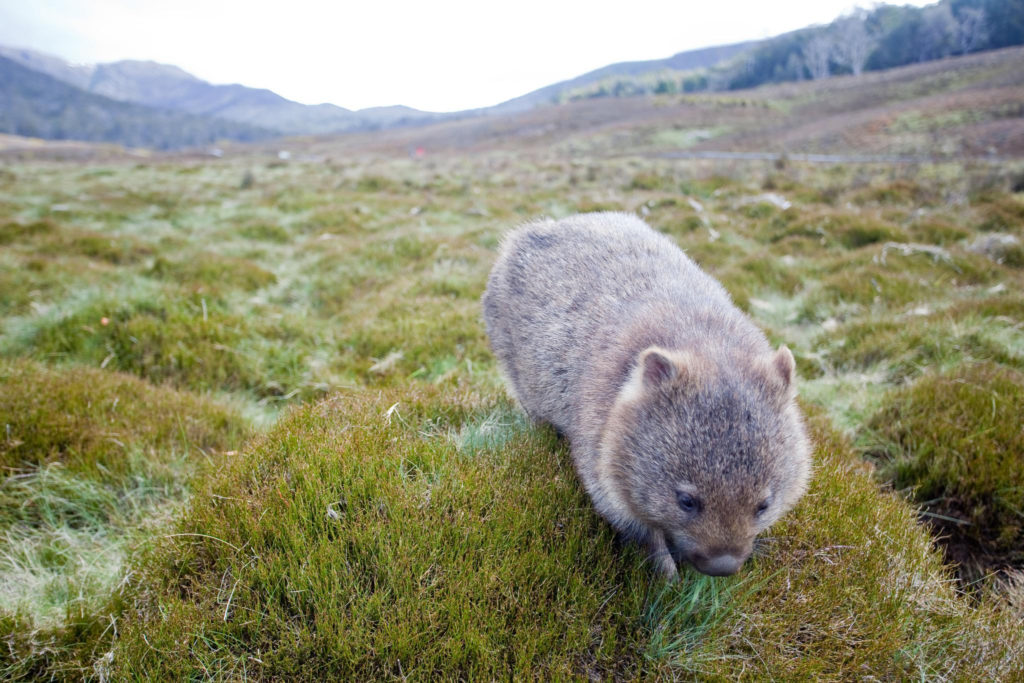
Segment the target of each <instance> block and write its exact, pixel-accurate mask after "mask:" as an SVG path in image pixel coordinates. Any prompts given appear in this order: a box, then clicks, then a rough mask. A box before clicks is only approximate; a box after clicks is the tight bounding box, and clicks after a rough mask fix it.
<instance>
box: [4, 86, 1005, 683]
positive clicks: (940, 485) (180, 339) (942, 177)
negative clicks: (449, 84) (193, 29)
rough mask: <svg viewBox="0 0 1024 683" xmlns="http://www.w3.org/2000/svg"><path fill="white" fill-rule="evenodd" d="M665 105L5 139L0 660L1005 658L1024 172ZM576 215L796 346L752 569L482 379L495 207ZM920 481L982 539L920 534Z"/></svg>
mask: <svg viewBox="0 0 1024 683" xmlns="http://www.w3.org/2000/svg"><path fill="white" fill-rule="evenodd" d="M619 105H622V106H625V105H623V103H621V102H619V103H617V105H616V106H619ZM580 106H586V104H585V103H584V105H580ZM701 106H702V107H704V108H705V109H707V111H708V112H711V113H712V114H713V113H714V108H715V106H717V105H715V104H714V103H713V102H703V103H702V104H701ZM558 111H561V110H559V109H557V108H555V109H552V112H553V114H552V115H554V113H557V112H558ZM659 111H661V110H659ZM664 111H665V112H671V111H672V110H671V109H668V108H666V109H665V110H664ZM772 111H774V110H772ZM659 115H662V114H659ZM664 115H668V114H664ZM773 115H775V114H773ZM466 125H469V124H466ZM653 125H654V124H652V126H653ZM659 125H660V124H659ZM696 127H697V128H707V126H706V125H703V124H702V125H701V126H696ZM684 128H687V127H686V126H684ZM669 129H670V128H669V127H665V128H664V130H669ZM657 130H660V129H659V128H657V127H651V126H648V127H647V128H644V129H643V130H641V129H636V130H632V129H629V130H626V129H623V130H618V129H612V130H603V131H602V132H601V133H600V139H599V140H598V139H597V138H596V137H595V138H594V140H595V141H596V142H595V144H594V145H592V146H588V140H589V138H587V137H585V136H586V135H588V133H585V132H583V133H579V134H576V133H572V134H567V136H566V138H565V139H564V140H560V141H558V145H556V146H554V147H552V148H551V149H540V148H532V147H529V146H524V147H522V148H517V149H515V150H511V151H510V150H501V149H488V148H487V147H486V145H485V144H483V143H481V144H480V146H479V148H473V149H471V150H467V151H465V152H464V153H461V154H458V155H454V154H452V155H449V154H446V153H435V152H434V150H433V148H432V147H429V145H428V149H429V150H430V151H429V153H428V155H427V156H426V157H424V158H422V159H415V160H413V159H409V158H407V155H406V154H405V152H404V150H405V149H406V147H404V146H402V147H401V150H400V151H399V152H398V153H395V154H392V153H391V151H381V150H383V149H384V147H379V148H378V147H373V148H366V149H363V148H359V147H358V144H363V143H365V144H369V145H372V144H381V145H384V142H379V141H382V140H386V139H387V138H384V137H370V138H366V139H365V140H363V142H360V141H359V140H357V139H355V138H343V139H338V140H309V141H301V142H294V143H292V142H289V143H288V144H295V145H308V146H309V148H308V149H306V148H303V149H302V150H300V149H298V148H297V149H295V150H293V154H292V159H293V160H292V161H282V160H279V159H277V157H276V151H275V154H274V155H268V156H263V155H262V153H261V152H259V151H258V150H244V151H233V152H232V153H231V154H228V155H227V157H226V158H224V159H219V160H214V159H209V160H196V159H191V160H186V159H166V158H158V159H153V160H147V161H145V162H143V163H136V162H135V161H134V160H133V161H132V162H130V163H128V162H121V161H116V160H115V161H112V162H109V163H107V162H104V163H90V164H81V163H77V162H62V163H55V162H44V161H36V162H24V163H17V164H11V165H10V171H9V175H4V176H3V178H4V180H3V182H2V184H0V428H2V429H3V432H0V464H2V465H3V466H4V467H5V471H4V481H3V484H2V486H0V633H2V634H3V638H4V642H5V647H4V648H0V651H2V652H0V671H2V672H3V673H2V675H3V676H5V677H7V678H13V679H19V678H20V679H25V680H27V679H49V678H52V679H82V678H85V679H101V680H111V679H142V678H146V679H149V678H157V679H163V678H167V679H172V680H176V679H182V678H184V679H189V678H213V679H227V678H231V679H240V678H257V679H274V678H289V677H294V676H303V677H320V678H325V679H332V678H370V677H372V678H388V677H395V678H399V677H410V678H471V677H472V678H505V677H508V676H510V675H511V676H516V677H521V678H538V677H543V678H583V677H589V678H602V679H603V678H650V677H662V678H707V679H722V678H726V679H734V678H748V679H764V678H772V679H783V680H793V679H807V678H825V679H846V678H862V677H868V676H874V677H876V678H884V679H905V678H926V679H939V680H941V679H963V678H967V679H973V678H978V679H994V678H995V679H999V678H1002V679H1013V678H1014V677H1015V676H1020V675H1022V672H1021V662H1022V661H1024V642H1022V640H1021V638H1020V635H1019V634H1020V618H1021V612H1020V608H1019V604H1020V597H1019V595H1020V589H1019V581H1017V580H1016V579H1015V578H1014V577H1016V576H1018V574H1017V573H1014V572H1019V571H1021V566H1022V565H1021V561H1020V559H1019V557H1018V556H1016V555H1014V554H1013V552H1014V549H1015V548H1017V547H1019V545H1020V537H1019V529H1020V524H1019V518H1018V517H1015V516H1014V513H1013V509H1015V506H1019V505H1020V501H1018V500H1016V499H1015V498H1013V496H1014V495H1015V494H1014V491H1015V490H1016V488H1015V487H1020V486H1021V483H1020V482H1019V481H1017V480H1016V479H1014V477H1016V476H1017V474H1014V473H1015V472H1016V470H1015V469H1014V468H1013V467H1012V466H1010V465H1012V463H1010V464H1009V465H1008V464H1007V462H1005V457H1004V456H1002V455H997V454H1000V453H1002V454H1013V453H1019V451H1020V444H1018V443H1017V442H1016V441H1014V440H1013V439H1014V438H1015V436H1014V434H1013V433H1012V431H1011V430H1010V426H1011V425H1012V424H1015V422H1014V420H1013V418H1012V416H1013V415H1015V414H1016V412H1019V405H1018V404H1019V390H1018V389H1019V381H1020V373H1021V372H1024V360H1022V359H1024V332H1022V326H1024V304H1022V300H1021V297H1020V295H1019V292H1020V291H1021V288H1022V287H1024V270H1022V269H1021V267H1020V262H1019V260H1018V259H1017V255H1016V252H1015V251H1013V247H1014V243H1013V242H1012V240H1009V239H1008V238H1006V237H1005V236H1016V237H1017V238H1018V239H1019V238H1020V237H1021V234H1020V225H1021V220H1020V218H1021V213H1020V206H1021V205H1022V198H1021V196H1020V193H1019V192H1018V193H1014V192H1013V191H1012V187H1013V182H1012V181H1013V179H1014V178H1019V177H1020V176H1021V167H1020V164H1016V165H1015V164H1013V163H1006V164H1004V165H1002V166H995V165H982V164H976V165H974V164H959V163H947V164H930V165H921V166H899V167H889V166H884V165H878V164H861V165H838V166H815V165H810V164H805V163H800V162H794V161H792V160H786V161H785V162H780V163H767V162H766V163H761V162H731V161H723V162H711V161H695V160H665V159H657V158H651V157H646V156H642V155H640V154H637V153H636V152H635V150H632V149H631V148H630V144H631V143H630V141H637V140H640V141H643V140H649V139H653V138H656V137H657V135H655V133H656V132H657ZM403 134H409V135H412V134H413V133H412V132H408V133H403ZM417 134H419V133H417ZM396 135H397V133H396ZM574 136H575V137H574ZM374 141H378V142H374ZM688 144H689V143H688ZM695 144H697V143H695ZM352 145H357V146H356V147H352ZM559 145H560V146H559ZM574 145H578V147H574V148H575V149H578V150H584V151H580V152H579V156H578V158H577V157H574V158H573V159H571V160H567V159H566V158H565V157H564V155H562V154H560V152H559V150H563V151H564V149H567V148H568V146H574ZM588 150H589V151H588ZM601 150H606V151H609V152H610V153H609V154H608V155H603V154H602V152H601ZM307 151H308V152H309V153H308V154H306V153H305V152H307ZM611 152H614V153H611ZM232 154H236V155H238V156H236V157H234V158H232ZM295 159H305V160H302V161H294V160H295ZM769 192H770V193H773V194H772V195H768V194H766V193H769ZM787 204H788V208H784V207H787ZM593 208H605V209H620V210H626V211H634V212H636V213H638V214H640V215H642V216H644V217H645V219H646V220H647V221H648V222H649V223H650V224H651V225H653V226H654V227H656V228H657V229H659V230H662V231H663V232H665V233H666V234H668V235H669V236H670V237H671V238H672V239H674V240H675V241H676V242H677V243H679V244H680V245H681V246H682V247H683V248H684V249H686V250H687V251H688V253H690V255H691V256H693V257H694V258H695V259H696V260H697V261H698V262H700V264H701V265H702V266H703V267H704V268H705V269H707V270H708V271H709V272H711V273H712V274H713V275H715V276H716V277H718V278H719V279H720V280H721V281H722V282H723V284H724V285H725V286H726V287H727V289H729V291H730V292H732V294H733V295H734V297H735V299H736V301H737V303H738V304H740V305H741V306H742V307H743V308H744V309H745V310H747V311H748V312H749V313H750V315H751V316H753V317H754V318H755V319H756V321H757V322H758V323H759V324H760V325H762V326H763V327H764V328H765V329H766V331H767V332H768V334H769V336H770V337H771V338H772V340H773V342H776V343H786V344H788V345H789V346H790V347H791V348H792V349H793V350H794V352H795V354H796V356H797V361H798V364H799V368H800V374H801V377H802V382H801V386H800V392H801V396H802V397H803V399H804V400H805V402H806V408H807V411H808V413H809V414H810V415H811V419H810V421H811V425H812V431H813V434H814V438H815V444H816V452H815V462H816V471H815V477H814V483H813V486H812V490H811V492H810V494H809V495H808V496H807V498H806V499H805V500H804V501H803V503H802V504H801V505H800V506H799V507H798V508H797V509H796V510H795V511H794V513H793V514H792V515H791V516H790V517H787V518H786V519H785V520H783V521H782V522H781V523H780V524H779V525H778V526H776V527H774V528H773V529H772V531H771V532H770V534H769V537H767V538H764V539H762V542H761V543H760V545H759V547H758V550H757V553H756V555H755V557H754V559H753V560H752V561H751V562H750V563H749V564H748V565H747V566H746V567H745V568H744V570H743V572H741V574H740V575H738V576H736V577H730V578H726V579H711V578H707V577H702V576H699V575H696V574H694V573H691V572H685V573H684V575H683V577H682V580H681V581H680V582H679V583H678V584H675V585H665V584H663V583H659V582H657V581H655V580H653V579H652V576H651V574H650V572H649V571H648V568H647V567H646V566H645V563H644V559H643V557H642V556H641V555H640V554H639V553H638V552H637V551H636V550H635V549H633V548H631V547H630V546H622V545H621V544H620V543H619V542H617V541H616V539H615V538H614V537H613V536H612V535H611V533H610V532H609V529H608V527H607V525H606V524H605V523H603V522H602V521H601V520H600V519H598V518H597V517H596V516H595V515H594V513H593V511H592V509H591V507H590V504H589V501H588V500H587V498H586V496H585V495H584V494H583V493H582V492H581V490H580V488H579V486H578V484H577V483H576V479H575V475H574V472H573V470H572V467H571V463H570V461H569V458H568V454H567V452H566V445H565V443H564V442H561V441H559V440H558V439H557V438H556V437H555V436H554V435H553V434H552V433H551V432H550V431H549V430H548V429H546V428H543V427H537V426H534V425H530V424H528V422H527V421H526V420H525V418H524V416H523V415H522V413H521V412H520V411H519V410H518V409H517V408H516V407H515V406H514V405H512V404H510V403H509V401H508V399H507V398H506V397H505V394H504V390H503V388H502V385H501V380H500V377H499V373H498V371H497V368H496V366H495V363H494V360H493V357H492V356H491V354H490V353H489V351H488V349H487V340H486V337H485V335H484V332H483V328H482V325H481V323H480V319H479V315H480V314H479V303H478V301H479V296H480V294H481V293H482V291H483V287H484V283H485V281H486V276H487V272H488V269H489V267H490V264H491V262H492V260H493V258H494V253H495V250H496V249H497V245H498V244H499V240H500V236H501V234H502V232H503V231H504V230H506V229H507V228H509V227H510V226H512V225H514V224H516V223H518V222H520V221H524V220H527V219H530V218H533V217H536V216H539V215H551V216H556V217H557V216H563V215H566V214H569V213H573V212H575V211H578V210H581V209H593ZM982 238H991V239H990V240H989V242H991V244H989V242H985V243H984V244H982V243H980V242H978V240H980V239H982ZM993 245H995V246H993ZM1017 246H1018V247H1019V244H1018V245H1017ZM996 247H998V249H997V248H996ZM1015 386H1016V387H1017V388H1014V387H1015ZM993 392H994V393H993ZM993 405H994V406H995V409H994V410H995V412H994V413H993ZM1015 411H1016V412H1015ZM984 430H988V431H984ZM979 432H980V433H979ZM951 434H953V435H959V436H955V437H951V436H950V435H951ZM1017 436H1019V435H1017ZM953 447H955V449H956V450H955V453H953V452H952V451H943V450H942V449H944V448H945V449H949V448H953ZM940 453H946V454H947V455H948V456H949V457H946V456H943V457H936V454H940ZM865 456H867V457H865ZM968 463H970V466H968ZM1018 474H1019V473H1018ZM919 508H920V509H922V510H923V511H924V512H927V513H932V515H936V514H937V515H943V516H946V517H958V518H960V519H969V520H970V521H971V522H972V523H971V524H970V525H969V526H966V525H956V526H957V529H960V527H961V526H966V528H967V529H969V532H970V534H973V535H972V536H967V537H965V536H962V535H961V536H956V537H953V536H952V535H951V534H950V530H949V528H948V527H942V528H941V529H940V530H941V532H942V533H944V534H946V537H947V541H946V545H945V546H942V545H940V544H939V543H938V542H937V541H936V535H935V533H934V532H935V531H936V528H935V527H934V526H931V525H923V524H920V523H919V519H920V516H919ZM1017 509H1019V508H1017ZM924 517H925V518H926V519H938V518H936V517H929V516H928V515H924ZM1015 534H1016V535H1015ZM964 538H968V539H969V540H970V543H967V542H965V541H964V540H963V539H964ZM943 548H945V550H943ZM954 549H958V550H959V552H960V554H955V553H954V552H953V550H954ZM944 552H945V554H944ZM950 561H955V562H958V563H960V569H959V573H957V569H956V568H955V567H950V566H948V565H947V564H946V563H947V562H950ZM965 567H966V568H972V569H971V570H970V571H966V570H965V569H964V568H965ZM981 576H984V577H987V578H982V579H980V580H979V579H978V577H981ZM958 580H959V581H963V580H966V581H975V582H976V583H975V584H974V587H973V590H972V593H971V595H969V596H965V595H964V594H963V591H964V586H963V584H962V583H958Z"/></svg>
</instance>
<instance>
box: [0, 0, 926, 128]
mask: <svg viewBox="0 0 1024 683" xmlns="http://www.w3.org/2000/svg"><path fill="white" fill-rule="evenodd" d="M932 1H934V0H932ZM899 3H900V4H912V5H918V6H920V5H925V4H929V0H899ZM866 4H868V3H867V2H863V1H861V2H858V0H774V1H769V0H700V1H694V0H689V1H686V0H675V1H674V2H666V1H664V0H663V1H661V2H655V1H653V0H627V1H625V2H623V1H621V0H620V1H619V2H614V3H612V2H602V1H601V0H590V1H587V0H565V1H559V0H518V2H516V3H510V2H503V3H496V2H486V0H418V1H417V0H413V1H409V0H390V1H388V0H376V1H375V0H361V1H355V2H353V1H351V0H336V1H334V2H326V1H324V2H314V1H313V0H276V1H274V2H264V1H262V0H160V1H156V0H150V1H146V0H137V1H134V2H133V1H132V0H0V44H3V45H9V46H15V47H28V48H32V49H36V50H41V51H43V52H50V53H53V54H56V55H58V56H60V57H63V58H65V59H69V60H72V61H75V62H86V63H92V62H105V61H114V60H118V59H151V60H155V61H158V62H164V63H168V64H174V65H177V66H179V67H181V68H183V69H185V70H186V71H188V72H190V73H192V74H195V75H196V76H198V77H200V78H203V79H205V80H208V81H211V82H213V83H242V84H243V85H247V86H252V87H261V88H270V89H271V90H273V91H275V92H277V93H279V94H280V95H283V96H284V97H287V98H290V99H293V100H297V101H299V102H304V103H307V104H316V103H319V102H332V103H334V104H337V105H340V106H343V107H347V108H350V109H359V108H363V107H371V106H378V105H390V104H405V105H408V106H411V107H416V108H418V109H425V110H429V111H453V110H457V109H468V108H473V107H480V106H487V105H491V104H497V103H498V102H501V101H504V100H507V99H510V98H512V97H516V96H518V95H522V94H525V93H526V92H529V91H530V90H534V89H536V88H539V87H542V86H545V85H548V84H550V83H554V82H556V81H560V80H564V79H566V78H571V77H573V76H578V75H579V74H581V73H584V72H586V71H590V70H591V69H595V68H598V67H601V66H604V65H606V64H610V63H612V62H619V61H627V60H641V59H657V58H661V57H668V56H670V55H672V54H675V53H676V52H681V51H683V50H689V49H693V48H699V47H707V46H711V45H721V44H724V43H731V42H738V41H741V40H749V39H755V38H765V37H768V36H771V35H775V34H777V33H783V32H785V31H789V30H793V29H797V28H802V27H804V26H807V25H809V24H816V23H827V22H829V21H831V20H832V19H834V18H835V17H836V16H838V15H840V14H843V13H845V12H847V11H849V10H850V9H852V8H853V7H854V6H856V5H866Z"/></svg>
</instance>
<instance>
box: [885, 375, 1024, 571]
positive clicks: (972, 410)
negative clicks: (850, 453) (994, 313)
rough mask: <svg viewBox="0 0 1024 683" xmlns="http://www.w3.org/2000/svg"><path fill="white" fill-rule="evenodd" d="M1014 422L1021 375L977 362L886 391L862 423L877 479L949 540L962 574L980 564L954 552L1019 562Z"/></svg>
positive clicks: (1020, 473) (1021, 500)
mask: <svg viewBox="0 0 1024 683" xmlns="http://www.w3.org/2000/svg"><path fill="white" fill-rule="evenodd" d="M1022 414H1024V373H1021V372H1019V371H1017V370H1013V369H1011V368H1007V367H1004V366H1000V365H997V364H995V363H991V362H981V363H970V364H967V365H962V366H959V367H957V368H956V369H954V370H952V371H949V372H945V373H930V374H927V375H925V376H922V377H921V378H920V379H918V380H917V381H916V382H914V383H913V384H911V385H909V386H907V387H905V388H903V389H900V390H898V391H896V392H893V394H892V396H890V397H889V398H888V399H887V401H886V403H885V405H884V406H883V408H882V409H881V410H880V411H879V412H878V413H877V414H876V415H875V416H874V417H873V418H872V419H871V420H870V422H869V423H868V425H867V427H868V429H870V430H871V434H872V436H873V438H874V439H876V440H877V441H878V445H877V446H875V447H874V448H872V449H871V453H872V455H873V457H875V458H876V459H878V461H879V463H880V467H881V469H882V472H883V476H885V477H886V478H887V479H890V480H892V482H893V484H894V485H895V486H896V487H898V488H901V489H906V490H907V491H909V492H910V494H911V496H912V497H913V499H914V500H915V501H916V502H918V503H919V504H921V505H922V506H923V508H924V510H925V511H926V514H927V515H929V516H930V517H931V518H932V519H934V520H935V521H936V522H937V523H938V524H939V525H940V526H941V527H942V528H943V529H944V530H946V533H949V534H951V535H952V539H951V540H952V543H953V544H954V546H953V552H958V551H959V552H960V553H961V555H960V556H959V557H956V558H955V559H957V560H960V561H961V562H963V561H964V560H967V565H968V566H967V567H965V569H966V571H967V572H968V573H970V574H972V575H977V574H978V568H977V566H976V565H978V564H981V563H979V562H971V554H969V553H964V550H963V549H957V548H956V547H955V544H968V543H969V544H973V545H975V546H978V547H980V548H982V549H983V550H984V554H987V555H990V556H991V557H989V558H988V562H986V563H984V564H983V565H982V566H985V565H988V566H994V565H998V564H999V563H1000V562H1001V563H1005V564H1004V566H1006V565H1014V564H1017V565H1019V564H1020V563H1021V562H1022V561H1024V551H1022V548H1024V462H1022V461H1021V458H1020V454H1021V453H1024V433H1022V432H1021V428H1020V415H1022ZM974 554H975V555H977V554H978V553H974ZM975 559H977V558H975ZM971 565H975V566H971Z"/></svg>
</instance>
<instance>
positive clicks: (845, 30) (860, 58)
mask: <svg viewBox="0 0 1024 683" xmlns="http://www.w3.org/2000/svg"><path fill="white" fill-rule="evenodd" d="M866 19H867V13H866V12H865V11H863V10H860V11H858V12H856V13H854V14H852V15H850V16H848V17H845V18H843V19H840V20H839V21H837V22H836V23H835V45H834V48H833V57H834V58H835V60H836V62H837V63H838V64H841V65H842V66H846V67H848V68H849V69H850V71H851V72H852V73H853V75H854V76H859V75H860V74H861V72H862V71H864V65H865V64H866V63H867V61H868V57H869V56H870V55H871V51H872V50H874V49H875V40H874V38H872V36H871V35H870V34H869V33H868V29H867V21H866Z"/></svg>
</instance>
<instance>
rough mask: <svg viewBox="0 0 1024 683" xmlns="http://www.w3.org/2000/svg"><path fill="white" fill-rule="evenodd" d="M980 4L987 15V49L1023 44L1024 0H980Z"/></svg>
mask: <svg viewBox="0 0 1024 683" xmlns="http://www.w3.org/2000/svg"><path fill="white" fill-rule="evenodd" d="M972 4H973V3H972ZM980 4H981V5H982V6H983V7H984V9H985V15H986V16H987V17H988V43H987V44H986V45H985V47H986V48H987V49H996V48H1000V47H1009V46H1010V45H1024V0H982V2H981V3H980Z"/></svg>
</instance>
